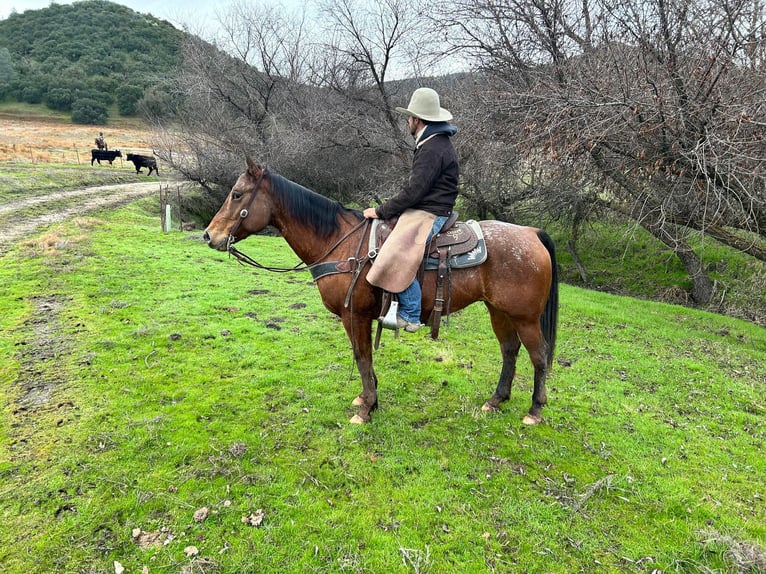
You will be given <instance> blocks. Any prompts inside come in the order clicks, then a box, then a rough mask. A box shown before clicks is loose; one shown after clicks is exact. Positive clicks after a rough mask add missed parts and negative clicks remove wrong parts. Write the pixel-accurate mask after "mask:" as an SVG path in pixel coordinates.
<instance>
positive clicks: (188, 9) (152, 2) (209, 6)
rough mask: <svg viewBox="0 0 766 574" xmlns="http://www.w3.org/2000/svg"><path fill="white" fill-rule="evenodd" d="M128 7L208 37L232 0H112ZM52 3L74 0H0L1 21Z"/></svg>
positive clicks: (269, 1) (288, 4)
mask: <svg viewBox="0 0 766 574" xmlns="http://www.w3.org/2000/svg"><path fill="white" fill-rule="evenodd" d="M110 1H112V2H115V3H116V4H122V5H123V6H127V7H128V8H130V9H131V10H134V11H136V12H140V13H142V14H147V13H148V14H151V15H153V16H156V17H157V18H160V19H162V20H167V21H168V22H170V23H171V24H173V25H174V26H175V27H176V28H179V29H183V28H184V26H186V27H188V29H189V31H190V32H193V33H200V32H203V33H200V34H199V35H200V36H203V37H207V36H208V35H207V34H205V33H204V31H205V29H206V28H208V27H209V26H211V25H212V24H214V22H215V19H216V14H217V13H223V12H225V11H226V9H227V7H228V6H229V5H230V4H231V3H232V0H222V1H220V0H219V1H217V2H211V1H210V0H110ZM260 1H261V3H262V4H264V5H282V6H284V7H285V8H286V9H288V10H290V11H292V10H295V9H299V7H300V6H302V5H303V4H304V3H305V2H304V1H303V0H278V1H273V0H260ZM51 4H72V0H56V1H55V2H52V1H51V0H0V20H4V19H5V18H7V17H8V15H9V14H11V12H13V11H14V10H15V11H16V12H18V13H22V12H24V11H26V10H39V9H41V8H47V7H48V6H50V5H51Z"/></svg>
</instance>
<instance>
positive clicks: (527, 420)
mask: <svg viewBox="0 0 766 574" xmlns="http://www.w3.org/2000/svg"><path fill="white" fill-rule="evenodd" d="M521 422H522V423H524V424H525V425H527V426H533V425H537V424H540V423H541V422H543V417H540V416H532V415H524V418H523V419H521Z"/></svg>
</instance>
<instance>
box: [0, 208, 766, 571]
mask: <svg viewBox="0 0 766 574" xmlns="http://www.w3.org/2000/svg"><path fill="white" fill-rule="evenodd" d="M156 213H157V206H156V205H155V204H154V200H142V201H141V202H138V203H135V204H133V205H131V206H130V207H127V208H122V209H120V210H118V211H114V212H108V213H97V214H93V215H91V216H89V217H82V218H79V219H76V220H73V221H70V222H68V223H66V224H63V225H60V226H56V227H55V228H52V229H50V230H49V231H48V232H47V234H48V235H49V234H56V236H57V238H58V240H57V241H55V242H53V245H54V246H55V248H54V249H51V248H50V245H51V242H49V241H47V240H46V236H45V235H42V236H36V237H33V238H30V239H29V240H28V241H26V242H25V243H24V244H22V245H19V247H18V248H17V249H15V250H14V251H13V252H11V253H10V254H8V255H5V256H3V257H2V263H1V264H0V285H2V289H0V307H1V308H2V309H3V313H2V315H0V389H2V393H3V394H2V396H3V417H2V420H1V421H0V500H2V501H3V502H2V505H1V506H0V521H1V523H2V528H0V572H4V573H5V572H8V573H26V572H78V573H79V572H83V573H84V572H88V573H97V572H98V573H101V572H103V573H106V572H115V571H117V570H119V568H122V567H124V569H125V572H174V573H175V572H179V573H181V572H182V573H192V572H209V573H213V572H221V573H230V572H275V573H276V572H280V573H282V572H296V573H298V572H301V573H303V572H358V573H379V572H389V573H413V572H418V573H425V572H430V573H444V572H466V573H473V572H541V573H542V572H561V573H565V572H566V573H570V572H646V573H650V572H699V573H709V572H751V573H752V572H766V550H764V549H765V548H766V500H764V498H765V497H766V459H765V458H764V456H763V452H764V446H765V443H766V399H764V396H765V395H766V393H765V392H764V390H765V389H766V330H764V329H763V328H761V327H758V326H756V325H754V324H752V323H747V322H743V321H739V320H736V319H731V318H726V317H722V316H718V315H713V314H709V313H704V312H700V311H694V310H689V309H686V308H683V307H679V306H673V305H667V304H659V303H651V302H647V301H639V300H636V299H631V298H626V297H618V296H614V295H608V294H604V293H598V292H594V291H587V290H583V289H578V288H575V287H571V286H567V285H564V286H563V287H562V297H561V321H560V325H559V344H558V360H557V362H556V364H555V365H554V368H553V371H552V374H551V377H550V379H549V392H548V398H549V405H548V407H547V408H546V409H545V411H544V413H543V415H544V422H543V424H541V425H538V426H536V427H533V428H527V427H524V426H523V425H522V424H521V422H520V419H521V416H522V415H523V414H524V413H525V412H526V409H527V408H528V406H529V403H530V400H531V367H530V365H529V362H528V360H527V358H526V356H525V355H524V354H523V353H522V357H521V360H520V363H519V373H518V378H517V383H516V385H515V387H514V391H513V395H512V397H511V400H510V401H509V402H508V403H506V404H505V405H504V407H503V411H502V412H501V413H497V414H489V415H487V414H483V413H481V412H480V407H481V405H482V403H483V402H484V400H486V399H487V398H488V397H489V396H490V394H491V393H492V391H493V389H494V385H495V382H496V377H497V375H498V372H499V364H498V363H499V352H498V349H497V348H496V342H495V340H494V338H493V336H492V334H491V330H490V327H489V321H488V318H487V316H486V312H485V311H484V310H483V309H482V308H481V307H480V306H474V307H471V308H469V309H467V310H466V311H464V312H462V313H460V314H457V315H454V316H453V317H452V318H451V320H450V324H449V326H448V327H446V328H443V329H442V338H441V340H439V341H436V342H434V341H431V340H429V339H428V337H427V335H425V334H420V333H419V334H416V335H414V336H402V337H401V338H399V339H393V338H392V337H391V335H390V333H386V335H385V336H384V342H383V345H382V347H381V349H380V350H379V351H378V352H377V354H376V368H377V373H378V377H379V379H380V400H381V409H380V410H379V411H377V412H376V413H375V414H374V419H373V422H372V423H371V424H369V425H366V426H364V427H361V428H358V427H354V426H349V425H347V424H346V421H347V420H348V418H349V417H350V416H351V414H353V412H354V409H353V408H352V407H351V400H352V399H353V397H355V396H356V394H357V393H358V391H359V382H358V377H357V375H356V373H355V369H354V367H353V364H352V361H351V352H350V345H349V343H348V341H347V340H346V338H345V335H344V333H343V329H342V327H341V326H340V324H339V322H338V321H337V320H336V319H335V318H334V317H333V316H331V315H330V314H329V313H328V312H327V311H326V310H325V309H324V308H323V306H322V304H321V301H320V298H319V295H318V293H317V291H316V288H315V287H314V286H313V285H312V283H311V281H310V278H309V277H308V276H307V275H306V274H295V275H288V276H283V275H275V274H268V273H265V272H253V271H252V270H249V269H246V268H244V267H242V266H240V265H238V264H237V263H236V262H235V261H233V260H230V259H227V257H226V256H225V255H223V254H220V253H217V252H213V251H212V250H209V249H208V248H207V247H206V246H205V245H204V244H203V243H202V242H201V241H200V239H199V232H197V233H196V234H195V233H180V232H174V233H169V234H163V233H161V232H160V231H159V224H158V221H157V217H156V215H155V214H156ZM243 249H245V250H246V251H247V252H248V253H250V254H253V255H254V256H257V258H258V259H259V260H260V261H261V262H262V263H264V264H267V265H268V264H276V265H280V266H289V265H292V264H294V263H295V258H294V255H292V253H291V252H290V250H289V248H288V247H287V246H286V245H285V243H284V242H283V241H282V240H281V239H279V238H272V237H253V238H250V239H248V240H247V241H246V242H245V243H244V244H243ZM115 563H118V564H117V565H116V564H115Z"/></svg>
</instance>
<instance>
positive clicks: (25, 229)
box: [0, 181, 160, 255]
mask: <svg viewBox="0 0 766 574" xmlns="http://www.w3.org/2000/svg"><path fill="white" fill-rule="evenodd" d="M159 186H160V184H159V183H157V182H156V181H155V182H146V183H127V184H120V185H101V186H96V187H87V188H82V189H75V190H71V191H62V192H57V193H50V194H47V195H45V196H36V197H29V198H25V199H21V200H17V201H13V202H10V203H4V204H2V205H0V216H3V215H6V216H7V214H9V213H12V212H19V216H18V217H14V216H11V217H3V219H6V220H7V223H6V224H5V225H4V229H3V231H2V233H0V255H1V254H3V253H5V252H6V251H8V249H9V248H10V247H11V246H12V245H13V244H15V243H16V242H18V241H19V240H23V239H26V238H27V237H29V236H31V235H32V234H33V233H35V232H36V231H38V230H40V229H42V228H44V227H46V226H48V225H51V224H54V223H58V222H60V221H65V220H67V219H71V218H72V217H76V216H79V215H83V214H85V213H89V212H92V211H95V210H97V209H102V208H106V207H108V208H114V207H119V206H120V205H125V204H126V203H130V202H131V201H135V200H137V199H140V198H142V197H147V196H149V195H152V194H153V193H159ZM33 207H34V208H38V209H35V211H38V212H39V211H44V213H42V214H41V215H35V216H25V215H21V212H22V211H23V210H28V209H30V208H33ZM46 208H47V209H46Z"/></svg>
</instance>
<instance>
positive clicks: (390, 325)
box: [380, 299, 399, 330]
mask: <svg viewBox="0 0 766 574" xmlns="http://www.w3.org/2000/svg"><path fill="white" fill-rule="evenodd" d="M398 309H399V301H396V300H395V299H394V300H392V301H391V305H390V306H389V307H388V313H386V316H385V317H383V318H382V319H380V322H381V324H382V325H383V328H384V329H394V330H397V329H399V326H398V325H397V323H396V312H397V310H398Z"/></svg>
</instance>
